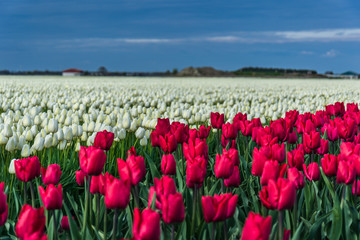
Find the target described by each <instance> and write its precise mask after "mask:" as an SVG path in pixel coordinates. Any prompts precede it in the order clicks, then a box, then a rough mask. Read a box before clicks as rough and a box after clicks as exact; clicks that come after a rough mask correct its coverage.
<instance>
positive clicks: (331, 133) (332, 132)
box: [321, 120, 339, 142]
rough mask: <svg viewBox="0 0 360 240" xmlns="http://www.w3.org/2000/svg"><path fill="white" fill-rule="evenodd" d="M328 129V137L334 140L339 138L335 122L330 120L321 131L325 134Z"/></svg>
mask: <svg viewBox="0 0 360 240" xmlns="http://www.w3.org/2000/svg"><path fill="white" fill-rule="evenodd" d="M325 131H326V135H327V138H328V139H329V140H330V141H332V142H334V141H336V140H338V139H339V133H338V130H337V127H336V126H335V122H334V121H332V120H330V121H329V123H325V124H324V126H323V127H322V128H321V132H322V133H323V134H324V133H325Z"/></svg>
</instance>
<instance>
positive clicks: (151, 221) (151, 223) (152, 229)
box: [133, 208, 161, 240]
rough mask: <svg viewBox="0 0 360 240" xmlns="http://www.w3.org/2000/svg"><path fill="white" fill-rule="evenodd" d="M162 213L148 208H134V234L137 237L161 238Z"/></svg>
mask: <svg viewBox="0 0 360 240" xmlns="http://www.w3.org/2000/svg"><path fill="white" fill-rule="evenodd" d="M160 234H161V229H160V214H159V213H157V212H156V211H154V210H152V209H149V208H146V209H144V210H143V211H142V212H141V211H140V210H139V209H138V208H135V209H134V224H133V236H134V238H135V239H152V240H160Z"/></svg>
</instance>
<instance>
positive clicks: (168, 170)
mask: <svg viewBox="0 0 360 240" xmlns="http://www.w3.org/2000/svg"><path fill="white" fill-rule="evenodd" d="M161 172H162V173H163V174H164V175H175V174H176V162H175V158H174V156H173V155H172V154H169V155H163V156H162V159H161Z"/></svg>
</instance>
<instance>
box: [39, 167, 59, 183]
mask: <svg viewBox="0 0 360 240" xmlns="http://www.w3.org/2000/svg"><path fill="white" fill-rule="evenodd" d="M60 177H61V170H60V166H59V165H58V164H52V165H49V166H48V167H47V168H44V167H42V168H41V178H42V181H43V183H44V185H49V184H54V185H56V184H58V183H59V181H60Z"/></svg>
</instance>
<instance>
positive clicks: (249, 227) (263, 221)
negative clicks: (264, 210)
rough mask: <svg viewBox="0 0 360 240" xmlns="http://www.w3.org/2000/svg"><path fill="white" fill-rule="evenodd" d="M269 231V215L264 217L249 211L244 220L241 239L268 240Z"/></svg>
mask: <svg viewBox="0 0 360 240" xmlns="http://www.w3.org/2000/svg"><path fill="white" fill-rule="evenodd" d="M270 233H271V216H268V217H266V218H264V217H262V216H261V215H260V214H257V213H253V212H250V213H249V216H248V217H247V219H246V220H245V224H244V228H243V231H242V234H241V240H268V239H269V238H270Z"/></svg>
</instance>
